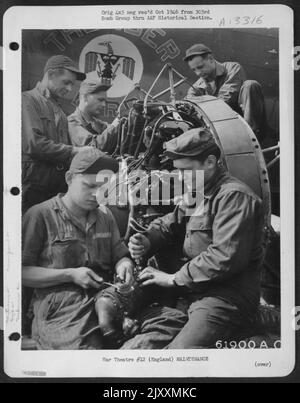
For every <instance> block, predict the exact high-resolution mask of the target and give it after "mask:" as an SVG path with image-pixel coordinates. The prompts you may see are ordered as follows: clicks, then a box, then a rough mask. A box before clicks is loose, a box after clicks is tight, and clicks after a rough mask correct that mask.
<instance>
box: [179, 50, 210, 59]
mask: <svg viewBox="0 0 300 403" xmlns="http://www.w3.org/2000/svg"><path fill="white" fill-rule="evenodd" d="M208 53H211V52H204V51H203V52H195V53H191V54H189V55H188V56H185V57H184V58H183V59H182V60H183V61H184V62H186V61H188V60H189V59H190V58H191V57H194V56H202V55H207V54H208Z"/></svg>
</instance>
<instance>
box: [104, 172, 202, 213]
mask: <svg viewBox="0 0 300 403" xmlns="http://www.w3.org/2000/svg"><path fill="white" fill-rule="evenodd" d="M96 182H97V183H98V184H99V187H98V189H97V192H96V198H97V201H98V203H99V205H118V206H127V205H128V204H129V205H132V206H167V205H174V204H180V203H181V204H184V205H185V212H186V215H188V216H191V215H195V214H197V213H198V212H199V211H200V210H201V206H203V200H204V171H202V170H184V171H182V172H179V171H173V172H169V171H166V170H161V171H160V170H152V171H149V172H147V171H145V170H135V171H133V172H131V173H129V174H128V173H127V170H126V169H120V170H119V172H118V173H117V174H114V173H113V172H112V171H109V170H102V171H100V172H99V173H98V174H97V176H96Z"/></svg>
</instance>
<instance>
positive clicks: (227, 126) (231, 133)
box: [214, 119, 253, 155]
mask: <svg viewBox="0 0 300 403" xmlns="http://www.w3.org/2000/svg"><path fill="white" fill-rule="evenodd" d="M214 126H215V129H216V131H217V132H218V133H220V131H222V148H223V150H224V152H225V154H226V155H231V154H239V153H245V154H246V153H251V152H253V141H252V140H251V134H253V133H252V131H251V130H249V131H247V130H245V127H244V125H243V123H242V122H241V120H240V119H236V121H235V122H234V125H233V124H232V121H231V120H226V121H219V122H214ZM237 140H238V141H237Z"/></svg>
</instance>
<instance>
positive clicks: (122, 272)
mask: <svg viewBox="0 0 300 403" xmlns="http://www.w3.org/2000/svg"><path fill="white" fill-rule="evenodd" d="M116 275H117V278H118V279H119V280H120V281H122V282H123V283H126V284H131V283H132V281H133V262H132V261H131V260H130V259H128V258H127V257H125V258H123V259H121V260H120V261H119V262H118V263H117V264H116Z"/></svg>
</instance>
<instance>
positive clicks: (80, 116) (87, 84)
mask: <svg viewBox="0 0 300 403" xmlns="http://www.w3.org/2000/svg"><path fill="white" fill-rule="evenodd" d="M110 87H111V86H110V85H108V84H103V83H102V82H101V81H100V80H91V79H86V80H85V81H83V82H82V83H81V86H80V89H79V105H78V107H77V108H76V110H75V111H74V113H72V114H71V115H70V116H68V126H69V133H70V137H71V141H72V144H73V145H74V146H77V147H81V146H87V145H94V146H95V147H97V148H99V149H100V150H102V151H105V152H107V153H108V154H112V153H113V151H114V149H115V147H116V145H117V135H118V132H117V128H116V127H117V125H118V119H115V120H114V121H113V123H112V124H108V123H106V122H104V121H102V120H101V119H100V116H101V114H102V112H103V109H104V108H105V106H106V92H107V90H108V89H109V88H110Z"/></svg>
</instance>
